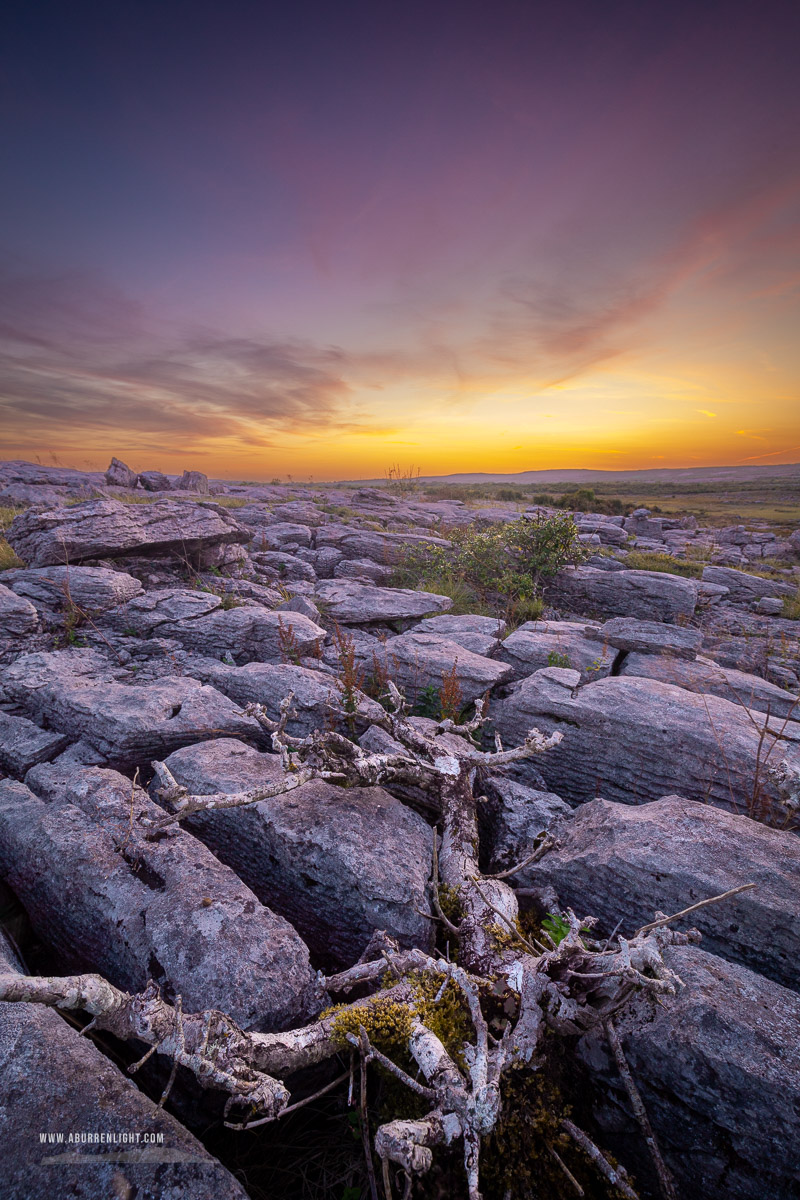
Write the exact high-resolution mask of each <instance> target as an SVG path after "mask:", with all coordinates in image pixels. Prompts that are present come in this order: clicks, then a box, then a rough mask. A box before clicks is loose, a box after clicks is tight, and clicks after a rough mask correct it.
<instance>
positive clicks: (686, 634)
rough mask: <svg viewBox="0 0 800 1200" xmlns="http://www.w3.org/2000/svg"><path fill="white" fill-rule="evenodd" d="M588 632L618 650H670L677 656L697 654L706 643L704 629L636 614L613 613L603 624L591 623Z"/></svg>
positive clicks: (589, 636)
mask: <svg viewBox="0 0 800 1200" xmlns="http://www.w3.org/2000/svg"><path fill="white" fill-rule="evenodd" d="M585 632H586V637H587V638H590V639H594V640H595V641H597V642H602V643H603V644H604V645H606V646H613V647H614V648H615V649H617V650H626V651H631V650H636V651H638V652H639V653H641V654H670V655H673V656H674V657H676V658H694V657H695V656H696V654H697V652H698V650H699V649H700V647H701V646H702V644H703V631H702V629H689V628H687V627H686V626H681V625H665V624H664V623H663V622H661V621H639V620H637V619H636V618H635V617H613V618H612V619H611V620H610V621H606V622H605V624H604V625H600V626H599V627H597V626H592V625H587V627H586V631H585Z"/></svg>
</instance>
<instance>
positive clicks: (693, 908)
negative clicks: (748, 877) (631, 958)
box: [634, 883, 756, 938]
mask: <svg viewBox="0 0 800 1200" xmlns="http://www.w3.org/2000/svg"><path fill="white" fill-rule="evenodd" d="M754 887H756V884H754V883H743V884H741V885H740V887H735V888H731V890H730V891H729V892H721V893H720V894H719V896H710V897H709V898H708V900H699V901H698V902H697V904H690V905H689V907H688V908H682V909H681V911H680V912H676V913H673V914H672V916H671V917H665V916H664V915H663V914H662V913H657V914H656V918H657V919H656V920H655V921H651V922H650V924H649V925H643V926H642V928H641V929H638V930H637V931H636V933H635V934H634V937H637V938H638V937H640V936H641V934H643V933H649V932H650V930H651V929H658V928H659V926H661V925H669V924H670V922H671V921H677V920H678V919H679V917H686V916H688V915H689V913H693V912H697V910H698V908H705V907H706V905H707V904H716V903H717V902H718V901H720V900H727V899H728V897H729V896H738V895H739V893H740V892H748V891H749V890H750V889H751V888H754Z"/></svg>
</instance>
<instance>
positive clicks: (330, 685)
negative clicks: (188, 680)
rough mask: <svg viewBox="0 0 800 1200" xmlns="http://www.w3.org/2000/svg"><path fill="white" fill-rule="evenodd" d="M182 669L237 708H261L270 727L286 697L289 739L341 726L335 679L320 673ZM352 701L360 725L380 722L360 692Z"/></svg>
mask: <svg viewBox="0 0 800 1200" xmlns="http://www.w3.org/2000/svg"><path fill="white" fill-rule="evenodd" d="M186 669H187V670H189V671H191V673H192V675H193V676H194V678H196V679H201V680H202V681H203V682H204V683H209V684H211V685H212V686H213V687H215V688H216V689H217V690H218V691H220V692H222V693H223V695H225V696H228V697H229V698H230V699H231V700H235V701H236V703H237V704H241V705H244V704H251V703H255V704H263V705H264V707H265V708H266V710H267V715H268V716H269V717H270V718H271V719H272V720H273V721H276V720H278V718H279V717H280V704H281V701H282V700H284V699H285V698H286V697H287V696H288V695H289V693H290V692H292V693H293V696H294V699H293V701H292V708H293V709H294V711H295V714H296V715H295V716H294V717H292V719H291V722H290V724H289V733H290V734H292V735H293V736H295V737H305V736H306V735H307V734H309V733H312V732H313V730H315V729H324V728H326V727H331V726H333V725H335V726H340V725H342V723H343V719H342V718H340V717H339V715H338V714H339V713H340V712H341V710H342V706H343V703H344V697H343V695H342V692H341V690H340V688H339V686H338V685H337V677H336V676H335V675H330V674H327V673H326V672H324V671H315V670H313V669H312V668H310V667H296V666H294V665H293V664H289V663H287V664H283V663H281V664H280V665H274V664H272V663H248V664H247V665H246V666H243V667H231V666H228V665H227V664H225V663H221V662H215V661H214V660H213V659H208V658H199V657H198V658H195V657H192V658H190V659H188V660H187V663H186ZM352 700H353V702H354V704H355V711H354V712H353V713H352V714H351V715H352V716H353V717H354V718H355V719H356V720H357V721H358V722H359V723H361V724H362V725H363V723H364V722H367V723H369V722H370V721H378V720H381V719H382V718H383V716H384V712H383V709H382V708H381V706H380V704H378V702H377V701H376V700H371V699H370V697H369V696H366V695H364V693H363V692H362V691H360V690H358V689H355V691H354V693H353V695H352Z"/></svg>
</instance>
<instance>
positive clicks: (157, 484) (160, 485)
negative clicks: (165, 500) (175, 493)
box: [139, 471, 172, 492]
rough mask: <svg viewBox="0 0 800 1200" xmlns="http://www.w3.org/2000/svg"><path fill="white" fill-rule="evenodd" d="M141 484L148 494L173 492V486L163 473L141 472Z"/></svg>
mask: <svg viewBox="0 0 800 1200" xmlns="http://www.w3.org/2000/svg"><path fill="white" fill-rule="evenodd" d="M139 483H140V484H141V485H142V487H143V488H144V490H145V491H146V492H171V491H172V484H171V482H170V480H169V479H168V478H167V476H166V475H164V474H162V472H161V471H140V472H139Z"/></svg>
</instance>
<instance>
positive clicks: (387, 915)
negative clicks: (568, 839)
mask: <svg viewBox="0 0 800 1200" xmlns="http://www.w3.org/2000/svg"><path fill="white" fill-rule="evenodd" d="M167 766H168V767H169V769H170V770H171V771H172V773H173V775H174V776H175V778H176V779H177V780H178V782H179V783H182V784H184V785H185V786H186V787H188V788H189V790H190V792H191V793H193V794H200V795H207V794H210V793H213V792H216V791H231V790H243V789H246V788H252V787H257V786H258V785H259V784H264V783H265V782H269V781H270V780H275V779H276V778H278V776H279V774H280V763H279V760H278V758H277V756H276V755H274V754H259V753H258V752H257V751H254V750H250V749H249V748H248V747H246V746H243V745H242V744H241V743H237V742H235V741H232V740H229V739H225V740H224V741H218V742H204V743H203V744H202V745H199V746H193V747H191V748H187V749H186V750H180V751H178V752H177V753H175V754H173V755H171V756H170V757H169V759H167ZM190 820H191V828H192V829H193V830H194V831H196V833H197V835H198V836H199V837H201V838H202V839H203V840H204V841H205V842H206V843H207V844H208V845H209V846H210V847H211V849H212V850H213V851H214V853H215V854H216V855H217V856H218V857H219V858H220V859H221V860H222V861H223V862H226V863H228V864H229V865H230V866H232V867H233V869H234V870H235V871H236V872H237V874H239V875H240V876H241V878H242V879H244V880H245V882H246V883H248V884H249V886H250V887H251V888H252V889H253V891H254V892H255V893H256V895H257V896H259V898H260V899H261V900H262V901H263V902H264V903H265V904H269V905H270V907H271V908H274V909H275V910H276V911H277V912H280V913H282V914H283V915H284V916H285V917H287V918H288V920H290V921H291V922H292V925H294V927H295V928H296V929H297V930H299V932H300V933H301V934H302V935H303V937H304V938H305V940H306V942H307V943H308V945H309V947H310V948H311V951H312V953H313V954H315V955H316V956H317V957H318V959H319V960H320V961H321V962H323V963H324V964H325V965H326V966H327V967H343V966H349V965H351V964H352V963H353V962H355V961H356V960H357V959H358V957H359V955H360V954H361V952H362V950H363V949H364V946H365V945H366V943H367V941H368V940H369V937H370V935H371V933H372V931H373V930H374V929H385V930H386V931H387V932H388V933H390V934H391V935H392V936H393V937H396V938H397V939H398V941H399V942H400V943H401V944H402V945H404V946H420V947H422V948H424V949H429V948H431V947H432V944H433V941H432V939H433V930H432V924H433V922H432V921H431V920H430V918H429V917H426V916H425V915H424V914H425V913H429V912H430V907H429V901H428V896H427V886H428V880H429V878H430V872H431V854H432V834H431V830H430V828H429V826H428V825H427V824H426V823H425V821H423V819H422V818H421V817H420V816H418V815H417V814H416V813H415V812H412V810H411V809H409V808H407V807H406V806H405V805H404V804H401V803H400V801H399V800H396V799H394V797H393V796H390V795H389V793H388V792H386V791H384V790H383V789H382V788H379V787H372V788H355V789H352V788H351V789H344V788H337V787H333V786H332V785H331V784H329V783H325V782H324V781H322V780H314V781H312V782H311V783H307V784H304V785H303V786H302V787H300V788H297V789H295V790H294V791H292V792H289V793H287V794H285V795H281V796H277V797H275V798H274V799H268V800H262V801H260V802H259V803H258V804H253V805H249V806H248V807H247V808H241V809H231V810H228V811H219V812H216V813H207V814H203V815H200V816H197V817H193V818H191V819H190Z"/></svg>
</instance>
